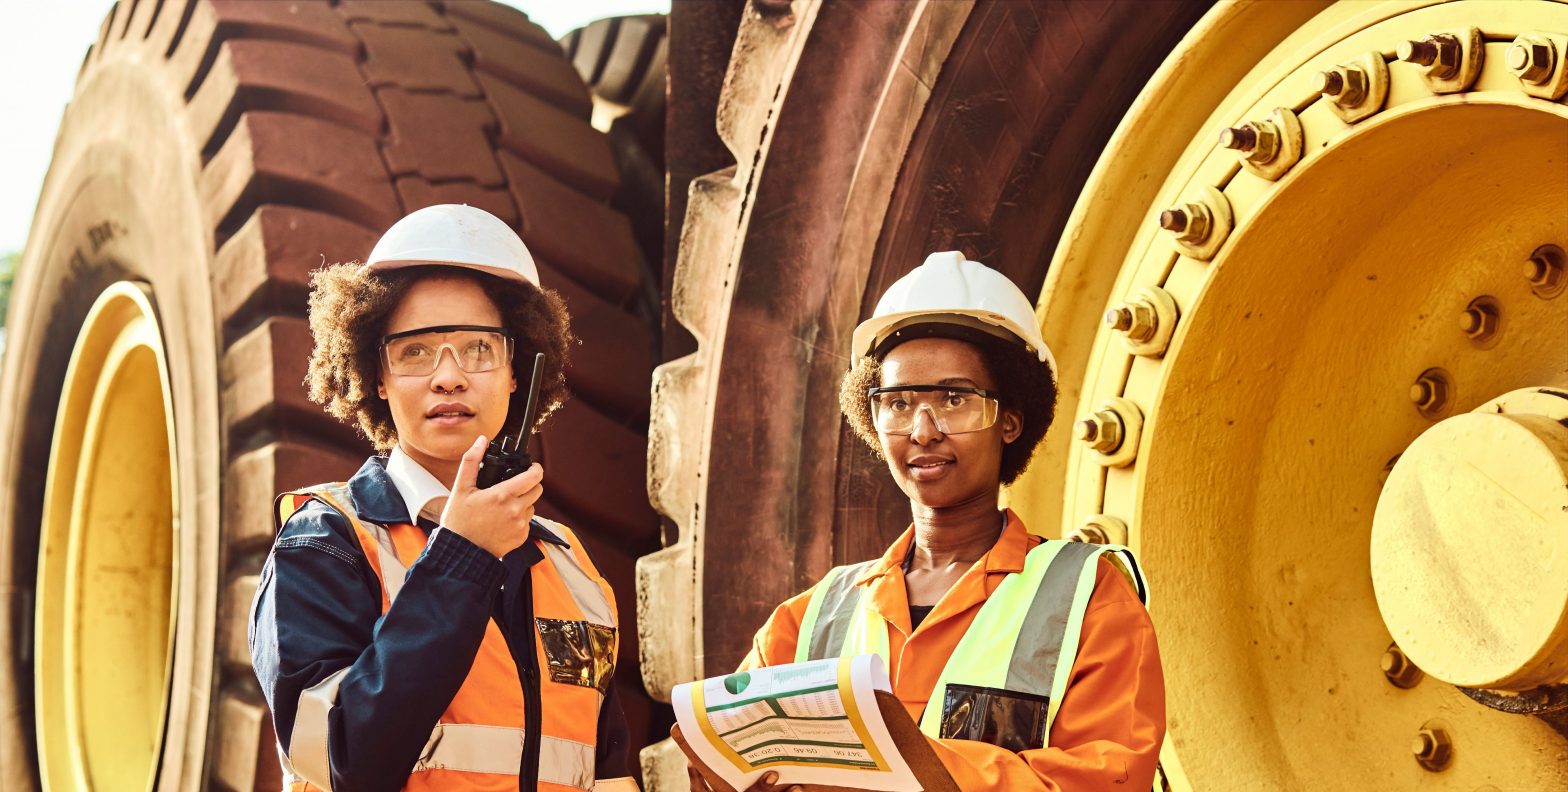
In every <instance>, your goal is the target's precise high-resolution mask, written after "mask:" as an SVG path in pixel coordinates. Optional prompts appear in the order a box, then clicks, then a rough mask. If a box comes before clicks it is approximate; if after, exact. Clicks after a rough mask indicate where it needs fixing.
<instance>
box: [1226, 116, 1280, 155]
mask: <svg viewBox="0 0 1568 792" xmlns="http://www.w3.org/2000/svg"><path fill="white" fill-rule="evenodd" d="M1220 145H1221V146H1223V147H1225V148H1228V149H1230V150H1232V151H1239V152H1242V153H1243V154H1244V155H1246V158H1247V161H1248V162H1252V163H1255V164H1258V165H1262V164H1263V163H1265V162H1268V161H1270V160H1272V159H1274V157H1275V156H1277V155H1278V154H1279V148H1280V137H1279V129H1277V128H1276V127H1275V126H1274V124H1273V122H1270V121H1252V122H1249V123H1246V124H1242V125H1241V126H1239V127H1231V128H1229V129H1222V130H1220Z"/></svg>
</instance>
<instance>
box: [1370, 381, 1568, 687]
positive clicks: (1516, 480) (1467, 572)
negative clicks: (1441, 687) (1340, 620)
mask: <svg viewBox="0 0 1568 792" xmlns="http://www.w3.org/2000/svg"><path fill="white" fill-rule="evenodd" d="M1560 393H1561V395H1560V396H1553V397H1551V398H1549V399H1547V400H1546V401H1547V404H1546V405H1544V407H1546V409H1545V410H1543V411H1542V412H1533V411H1522V410H1517V409H1509V410H1506V411H1499V409H1498V407H1497V406H1496V405H1492V404H1487V405H1482V406H1481V407H1480V408H1477V410H1475V411H1473V412H1470V413H1466V414H1463V415H1457V416H1454V417H1452V418H1449V419H1447V420H1445V421H1443V422H1441V423H1439V424H1437V425H1436V426H1434V427H1432V428H1430V429H1428V430H1426V431H1425V432H1423V433H1422V434H1421V436H1420V437H1418V438H1416V440H1415V442H1413V443H1411V444H1410V447H1409V448H1407V449H1406V450H1405V452H1404V454H1403V455H1401V456H1400V458H1399V462H1398V463H1397V464H1395V465H1394V470H1393V472H1392V473H1390V475H1389V478H1388V483H1387V484H1385V485H1384V486H1383V492H1382V495H1381V496H1380V497H1379V499H1378V502H1377V512H1376V514H1375V517H1374V522H1373V528H1372V556H1371V562H1372V583H1373V586H1374V588H1375V589H1376V592H1377V603H1378V609H1379V610H1380V611H1381V612H1382V615H1383V621H1384V622H1385V623H1386V624H1387V625H1388V626H1389V629H1390V631H1391V632H1392V633H1393V636H1394V641H1395V642H1397V643H1398V644H1399V646H1400V648H1401V649H1403V650H1404V652H1405V654H1406V655H1407V656H1409V657H1410V659H1411V660H1413V661H1414V662H1415V664H1416V665H1417V666H1419V667H1420V668H1421V669H1422V670H1423V671H1425V672H1426V673H1428V674H1430V675H1431V676H1434V677H1437V678H1438V679H1441V680H1443V681H1445V682H1449V683H1452V684H1455V685H1463V686H1465V687H1478V688H1490V689H1501V690H1512V691H1526V690H1530V689H1533V688H1535V687H1537V686H1540V685H1548V684H1560V683H1563V682H1568V426H1565V425H1564V424H1562V423H1560V421H1563V420H1565V419H1568V391H1562V392H1560Z"/></svg>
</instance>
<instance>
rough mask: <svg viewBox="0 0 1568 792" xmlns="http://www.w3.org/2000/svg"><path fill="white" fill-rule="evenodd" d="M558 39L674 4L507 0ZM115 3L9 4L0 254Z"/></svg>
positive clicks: (27, 219) (14, 246)
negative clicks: (594, 24)
mask: <svg viewBox="0 0 1568 792" xmlns="http://www.w3.org/2000/svg"><path fill="white" fill-rule="evenodd" d="M504 2H506V3H507V5H512V6H516V7H518V8H521V9H522V10H523V11H524V12H526V13H527V14H528V15H529V16H530V17H532V18H533V20H534V21H535V22H537V23H539V24H540V25H541V26H543V27H544V29H545V30H548V31H550V35H552V36H555V37H556V38H560V37H561V36H562V35H565V34H566V33H567V32H568V31H571V30H572V29H573V28H577V27H581V26H582V25H584V24H586V23H588V22H590V21H592V20H595V19H601V18H603V17H607V16H621V15H625V14H647V13H668V12H669V9H670V0H504ZM112 5H113V3H112V2H110V0H16V2H8V3H6V27H5V33H4V34H3V35H0V107H4V108H5V114H4V117H3V120H0V255H4V254H6V253H11V252H14V251H20V250H21V249H22V246H23V244H24V243H25V242H26V241H27V232H28V229H29V227H30V226H31V225H32V221H33V209H34V208H35V207H36V206H37V205H38V191H39V190H40V189H41V188H42V187H43V181H44V173H45V172H46V171H47V170H48V169H49V156H50V153H51V152H52V151H53V150H54V135H55V130H56V129H57V128H58V127H59V125H60V117H61V115H62V114H64V112H65V105H66V102H68V101H70V98H71V89H72V87H73V86H74V85H75V83H76V72H77V69H78V68H80V66H81V64H82V56H83V55H85V54H86V53H87V48H88V46H90V45H91V44H92V43H93V42H94V41H95V40H97V38H98V26H99V24H100V23H101V22H102V21H103V17H104V14H105V13H107V12H108V10H109V8H110V7H111V6H112Z"/></svg>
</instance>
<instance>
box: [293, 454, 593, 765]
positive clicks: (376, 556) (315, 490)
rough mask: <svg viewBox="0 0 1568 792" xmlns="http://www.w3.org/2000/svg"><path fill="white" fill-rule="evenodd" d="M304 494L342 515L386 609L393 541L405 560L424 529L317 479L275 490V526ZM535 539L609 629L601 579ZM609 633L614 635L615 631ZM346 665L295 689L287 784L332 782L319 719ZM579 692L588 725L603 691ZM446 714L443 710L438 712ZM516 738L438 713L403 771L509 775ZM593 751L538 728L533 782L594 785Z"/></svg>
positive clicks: (575, 598) (589, 616) (586, 617)
mask: <svg viewBox="0 0 1568 792" xmlns="http://www.w3.org/2000/svg"><path fill="white" fill-rule="evenodd" d="M312 499H314V500H320V501H321V502H322V503H324V504H326V505H327V506H328V507H330V508H332V509H333V510H334V511H337V512H338V513H339V514H341V515H343V516H344V517H345V518H347V519H348V521H349V524H350V525H351V526H352V527H353V529H354V534H355V537H356V539H357V540H358V542H359V545H360V549H361V550H362V551H363V552H364V554H365V557H366V559H367V560H369V561H370V564H371V568H372V569H373V570H374V571H375V572H376V577H377V578H378V579H379V580H380V581H381V584H382V586H381V587H382V613H383V614H384V613H386V612H387V611H388V610H390V609H391V606H392V602H393V601H395V600H396V598H397V595H398V593H399V592H400V591H401V590H402V587H403V582H404V578H405V577H406V576H407V574H408V564H405V559H404V558H402V557H400V552H399V548H400V546H401V549H402V552H401V555H402V556H405V557H408V559H407V560H408V561H409V562H410V563H411V562H412V559H413V558H417V556H418V553H419V552H421V551H422V550H423V548H424V545H425V542H426V538H425V536H424V533H423V532H422V531H421V530H420V529H419V528H417V527H415V526H412V525H399V526H392V527H391V528H388V527H386V526H382V525H378V524H376V523H371V522H366V521H363V520H360V519H359V517H358V515H357V514H356V513H355V512H354V511H353V509H352V508H351V506H352V504H353V499H352V497H351V495H350V493H349V490H348V486H347V485H346V484H343V483H337V484H326V485H321V486H318V487H312V488H309V489H306V490H300V491H296V492H289V493H284V494H283V495H281V496H279V498H278V511H277V513H278V525H279V527H280V528H281V526H282V524H283V523H284V522H286V521H287V520H288V518H289V516H290V515H292V514H293V512H294V511H296V510H298V509H299V508H300V507H302V506H304V504H305V503H307V502H308V501H310V500H312ZM536 519H538V521H539V522H540V523H542V524H543V525H544V526H545V527H546V529H547V530H550V531H551V532H552V533H554V534H556V535H557V536H559V537H560V538H562V539H563V540H564V541H568V542H572V543H574V544H575V543H576V537H575V536H572V534H571V532H570V531H568V530H566V528H565V527H564V526H561V525H560V524H559V523H555V522H552V521H549V520H545V519H543V518H536ZM540 547H541V548H542V549H543V552H544V556H545V558H546V559H548V561H549V563H550V566H551V567H552V568H553V569H554V570H555V571H556V573H557V576H558V577H559V579H560V580H561V583H562V585H563V587H564V588H565V590H566V593H567V595H568V597H569V598H570V599H571V601H572V602H573V604H574V605H575V606H576V608H577V612H578V614H580V616H581V619H582V620H583V621H585V622H588V623H590V624H595V625H600V626H602V627H607V628H610V629H614V628H615V625H616V617H615V606H614V603H613V601H612V600H611V599H610V598H609V597H610V594H609V592H608V590H607V588H608V587H607V586H606V585H601V583H599V582H598V581H597V580H596V576H595V575H594V574H591V573H590V572H589V570H588V569H587V568H585V567H584V566H583V562H582V561H581V560H579V559H578V557H577V555H576V553H575V552H574V551H573V550H572V549H571V548H566V547H561V546H560V545H557V544H553V543H550V542H540ZM536 605H537V602H536ZM493 631H494V623H493V622H492V623H491V624H490V625H489V627H487V635H486V640H485V643H487V644H488V643H490V642H491V641H492V640H500V641H501V643H502V644H503V645H504V639H499V637H498V636H497V637H495V638H492V636H491V635H490V633H491V632H493ZM616 637H617V639H618V638H619V636H618V635H617V636H616ZM617 642H618V641H617ZM536 643H537V642H536ZM503 654H505V655H506V657H507V658H508V660H507V662H508V663H510V657H511V655H510V652H509V651H508V652H503ZM512 670H513V672H514V681H515V670H516V669H515V667H512ZM347 673H348V669H347V668H345V669H342V670H340V671H338V672H337V673H335V674H333V675H332V676H330V677H328V678H327V679H325V680H323V681H322V682H320V683H318V684H317V685H315V686H313V687H311V688H310V689H309V690H306V691H305V692H304V693H302V694H301V695H300V702H299V706H298V709H297V710H296V714H295V718H294V730H293V737H292V738H291V739H290V741H289V742H290V744H289V751H288V752H287V754H286V755H285V754H284V752H283V751H282V750H281V746H280V749H279V759H280V764H281V765H282V768H283V772H284V781H285V785H286V787H287V788H289V789H294V790H301V791H302V792H303V791H305V790H315V789H321V790H327V791H328V792H330V790H331V789H332V786H331V781H332V776H331V770H330V761H329V759H328V739H327V723H328V717H329V714H330V711H331V709H332V707H333V706H336V703H337V687H338V683H339V682H340V681H341V680H342V678H343V677H344V675H346V674H347ZM472 675H473V672H470V677H472ZM549 679H550V677H549V674H548V673H546V674H545V675H544V680H545V681H544V684H547V683H548V682H549ZM471 681H472V679H471V678H470V680H467V681H465V683H464V686H465V687H467V686H468V684H469V683H470V682H471ZM544 684H541V694H542V693H543V691H544ZM463 693H464V691H463V690H461V689H460V690H459V692H458V696H457V697H454V699H453V701H454V705H455V703H456V702H457V700H458V698H460V697H462V696H463ZM585 694H586V695H592V697H593V698H592V701H593V702H594V703H595V715H596V717H595V718H593V724H594V725H596V724H597V721H598V718H597V707H598V706H599V705H602V704H603V702H604V696H603V694H601V693H599V692H598V691H596V690H594V691H592V693H591V694H587V693H586V692H585ZM449 712H450V707H449ZM446 717H447V716H446V715H443V718H446ZM524 738H525V734H524V731H523V730H522V729H520V728H513V727H510V726H500V725H490V724H474V723H450V722H446V721H445V720H443V721H442V722H440V723H437V724H436V725H435V727H434V729H432V731H431V734H430V737H429V738H428V739H427V740H426V742H425V747H424V748H423V749H422V750H421V752H420V757H419V759H418V761H417V762H416V763H415V765H414V768H413V770H412V772H411V774H410V784H409V786H410V787H412V786H414V782H415V780H416V779H418V778H419V777H420V775H419V774H421V773H426V774H435V776H434V777H444V774H446V773H482V774H494V775H506V776H512V777H516V775H517V772H518V768H519V766H520V765H521V764H522V758H523V743H524ZM595 759H596V747H595V746H594V745H593V744H592V743H589V742H581V741H577V740H572V739H567V738H565V737H561V736H558V735H551V734H541V735H540V751H539V782H540V784H541V785H542V788H548V786H546V785H550V786H558V787H564V788H570V789H580V790H588V789H591V788H593V787H594V786H595V779H594V769H595Z"/></svg>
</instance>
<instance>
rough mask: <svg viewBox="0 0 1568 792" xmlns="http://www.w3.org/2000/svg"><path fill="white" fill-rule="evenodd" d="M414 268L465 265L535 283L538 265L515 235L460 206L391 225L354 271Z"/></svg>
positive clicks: (434, 209) (422, 211)
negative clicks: (358, 269)
mask: <svg viewBox="0 0 1568 792" xmlns="http://www.w3.org/2000/svg"><path fill="white" fill-rule="evenodd" d="M420 266H443V267H466V268H468V269H472V270H478V271H480V272H483V273H485V274H487V275H494V276H496V277H498V278H506V279H508V280H516V281H524V282H527V283H531V284H533V285H534V286H538V285H539V267H538V266H537V265H536V264H534V257H533V254H531V253H529V252H528V248H527V247H526V246H525V245H523V240H522V239H520V238H519V237H518V236H517V232H515V231H513V230H512V227H511V226H509V225H507V224H506V223H505V222H504V221H502V220H501V218H499V217H496V216H495V215H493V214H490V213H489V212H486V211H485V210H483V209H477V208H475V207H472V206H465V205H463V204H437V205H436V206H427V207H425V208H423V209H420V210H419V211H417V212H413V213H412V214H410V215H408V216H407V217H404V218H403V219H402V220H399V221H397V222H396V223H393V224H392V227H391V228H388V229H387V232H386V233H385V234H382V235H381V239H380V240H378V241H377V242H376V247H375V248H374V249H373V250H371V251H370V259H369V260H368V261H366V262H365V266H364V267H362V268H361V270H360V271H361V272H366V271H376V270H391V269H400V268H402V267H420Z"/></svg>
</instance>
